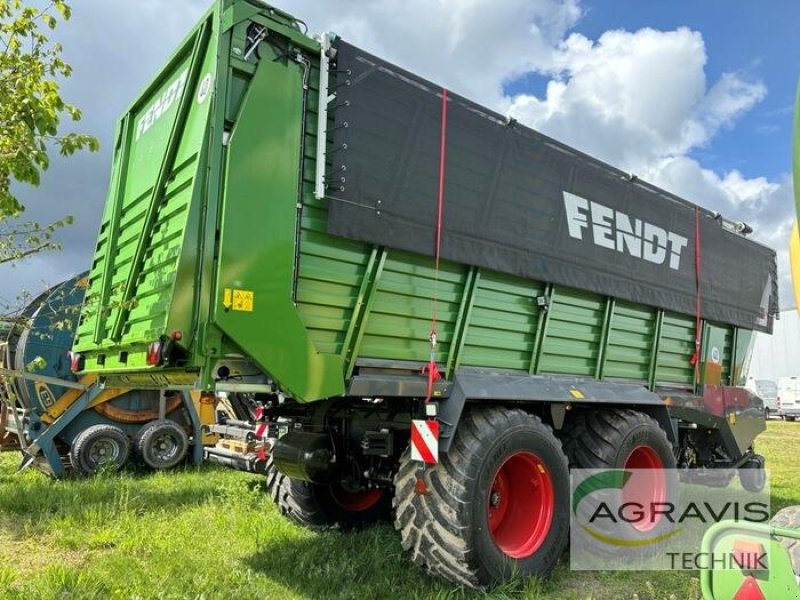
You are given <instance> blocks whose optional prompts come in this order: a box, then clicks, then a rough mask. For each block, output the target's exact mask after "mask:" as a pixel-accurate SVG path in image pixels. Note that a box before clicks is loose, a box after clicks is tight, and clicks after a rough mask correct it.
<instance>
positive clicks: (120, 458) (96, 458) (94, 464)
mask: <svg viewBox="0 0 800 600" xmlns="http://www.w3.org/2000/svg"><path fill="white" fill-rule="evenodd" d="M130 451H131V443H130V440H129V439H128V436H127V435H125V432H124V431H122V429H120V428H119V427H116V426H114V425H93V426H92V427H89V428H87V429H85V430H83V431H81V432H80V433H79V434H78V435H77V436H76V437H75V440H74V441H73V442H72V447H71V448H70V451H69V456H70V459H71V461H72V466H73V467H74V468H75V469H77V470H78V471H80V472H81V473H83V474H85V475H93V474H94V473H97V472H98V471H99V470H101V469H103V468H111V469H114V470H116V469H119V468H120V467H122V465H124V464H125V462H126V461H127V460H128V455H129V454H130Z"/></svg>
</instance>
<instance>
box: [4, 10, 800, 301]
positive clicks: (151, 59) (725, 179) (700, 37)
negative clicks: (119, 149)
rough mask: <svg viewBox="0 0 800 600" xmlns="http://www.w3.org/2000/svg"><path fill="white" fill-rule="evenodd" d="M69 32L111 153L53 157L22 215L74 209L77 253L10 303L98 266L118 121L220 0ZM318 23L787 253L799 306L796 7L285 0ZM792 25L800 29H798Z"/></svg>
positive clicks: (76, 79)
mask: <svg viewBox="0 0 800 600" xmlns="http://www.w3.org/2000/svg"><path fill="white" fill-rule="evenodd" d="M72 5H73V17H72V19H71V20H70V21H69V22H67V23H65V24H62V25H60V27H59V29H58V30H57V37H58V39H59V41H60V42H62V44H63V45H64V54H65V58H66V59H67V61H68V62H70V63H71V64H72V66H73V68H74V74H73V76H72V77H71V78H70V79H69V80H67V81H65V82H64V84H63V86H62V91H63V95H64V97H65V99H66V100H68V101H70V102H73V103H75V104H77V105H78V106H79V107H81V108H82V109H83V111H84V115H85V116H84V120H83V121H82V122H81V123H80V124H79V129H80V130H81V131H84V132H87V133H92V134H94V135H96V136H97V137H98V138H99V139H100V142H101V151H100V152H98V153H96V154H88V153H84V154H80V155H76V156H73V157H70V158H68V159H61V158H60V157H56V158H54V160H53V163H52V165H51V168H50V169H49V171H48V172H47V173H46V174H45V176H44V178H43V182H42V185H41V186H40V187H38V188H31V187H26V186H18V187H17V188H16V191H17V192H18V194H19V195H20V197H21V198H22V199H23V202H24V203H25V204H26V205H27V207H28V209H27V212H26V215H25V217H26V218H28V219H38V220H42V221H47V220H55V219H58V218H60V217H62V216H64V215H66V214H71V215H73V216H74V217H75V223H74V224H73V225H72V226H71V227H69V228H67V229H66V230H64V231H63V233H62V234H61V236H60V241H61V242H62V243H63V246H64V248H63V250H62V251H60V252H58V253H51V254H47V255H40V256H36V257H34V258H31V259H28V260H27V261H24V262H22V263H20V264H17V265H15V266H2V267H0V299H4V300H6V301H12V300H13V298H14V297H15V296H16V295H17V294H18V293H19V292H20V291H21V290H23V289H24V290H27V291H37V290H39V289H41V288H43V287H45V286H47V285H52V284H54V283H57V282H59V281H61V280H63V279H65V278H67V277H69V276H72V275H74V274H76V273H78V272H80V271H83V270H85V269H87V268H88V266H89V262H90V260H91V255H92V252H93V250H94V243H95V238H96V234H97V230H98V227H99V222H100V217H101V213H102V209H103V204H104V202H105V197H106V190H107V186H108V179H109V173H110V163H111V155H110V150H111V138H112V134H113V131H114V125H115V122H116V119H117V118H118V117H119V116H120V115H121V114H122V112H123V111H124V110H125V108H126V106H127V105H128V104H129V103H130V102H131V101H132V100H133V99H134V98H135V97H136V96H137V95H138V93H139V92H140V91H141V90H142V88H143V87H144V86H145V85H146V84H147V82H148V81H149V80H150V78H151V77H152V76H153V75H155V73H156V72H157V71H158V70H159V68H160V67H161V65H162V64H163V63H164V61H165V60H166V58H167V56H168V55H169V53H170V52H171V51H172V50H173V49H174V48H175V47H176V45H177V44H178V42H179V41H180V40H181V39H182V38H183V36H184V35H185V34H186V33H187V32H188V30H189V29H190V28H191V27H192V25H193V24H194V23H195V22H196V21H197V20H198V19H199V17H200V16H201V15H202V13H203V12H204V11H205V10H206V8H207V7H208V5H209V0H138V1H137V2H130V1H129V0H125V1H123V0H80V1H77V0H76V1H73V2H72ZM276 6H277V7H278V8H281V9H283V10H286V11H288V12H290V13H292V14H294V15H296V16H297V17H299V18H301V19H303V20H304V21H306V22H307V23H308V25H309V28H310V30H311V32H314V33H318V32H322V31H334V32H336V33H338V34H339V35H341V36H342V37H343V38H345V39H347V40H348V41H350V42H352V43H354V44H356V45H359V46H361V47H363V48H364V49H366V50H368V51H371V52H373V53H375V54H378V55H380V56H382V57H384V58H386V59H388V60H390V61H392V62H394V63H396V64H398V65H400V66H402V67H404V68H406V69H409V70H411V71H414V72H416V73H418V74H420V75H422V76H424V77H427V78H429V79H431V80H433V81H435V82H437V83H440V84H442V85H444V86H446V87H448V88H449V89H452V90H454V91H456V92H458V93H460V94H462V95H465V96H467V97H469V98H471V99H473V100H476V101H478V102H481V103H483V104H485V105H487V106H489V107H490V108H492V109H494V110H497V111H499V112H502V113H506V114H509V115H511V116H513V117H515V118H517V119H518V120H520V121H521V122H523V123H525V124H527V125H529V126H531V127H533V128H534V129H537V130H539V131H542V132H543V133H546V134H548V135H550V136H553V137H555V138H557V139H559V140H561V141H563V142H566V143H567V144H570V145H572V146H574V147H576V148H578V149H580V150H582V151H584V152H587V153H589V154H592V155H594V156H596V157H598V158H600V159H602V160H605V161H607V162H609V163H611V164H613V165H614V166H616V167H619V168H621V169H623V170H625V171H629V172H632V173H635V174H636V175H638V176H639V177H640V178H641V179H645V180H648V181H650V182H652V183H655V184H656V185H659V186H661V187H663V188H665V189H667V190H669V191H671V192H674V193H676V194H678V195H681V196H683V197H685V198H687V199H689V200H691V201H693V202H696V203H698V204H700V205H702V206H704V207H706V208H709V209H711V210H716V211H719V212H720V213H722V214H723V215H724V216H726V217H728V218H731V219H734V220H743V221H745V222H747V223H748V224H750V225H751V226H752V227H753V228H754V230H755V233H754V234H753V237H754V238H755V239H757V240H758V241H760V242H763V243H765V244H767V245H769V246H771V247H773V248H774V249H775V250H776V251H777V252H778V261H779V273H780V277H781V304H782V306H783V307H790V306H792V305H793V299H792V297H791V296H792V295H791V293H790V283H789V277H788V254H787V247H788V236H789V231H790V227H791V223H792V220H793V218H794V204H793V200H792V198H793V196H792V187H791V178H790V174H791V125H792V114H793V104H794V98H795V89H796V85H797V81H798V68H797V62H796V60H795V59H796V57H797V56H798V55H800V52H798V50H800V48H798V46H800V41H798V40H800V38H798V37H797V35H796V31H795V29H796V24H797V23H798V22H800V3H798V2H795V1H781V0H773V1H771V2H769V3H764V2H757V1H755V0H740V1H737V2H730V1H729V0H706V1H704V2H691V1H689V0H683V1H678V2H676V1H675V0H649V1H648V2H642V1H641V0H614V2H609V1H605V2H601V1H599V0H595V1H593V0H404V1H403V2H399V1H397V0H358V1H356V0H326V2H320V1H319V0H281V1H280V2H276ZM790 28H793V29H790Z"/></svg>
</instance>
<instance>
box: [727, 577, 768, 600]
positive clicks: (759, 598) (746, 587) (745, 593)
mask: <svg viewBox="0 0 800 600" xmlns="http://www.w3.org/2000/svg"><path fill="white" fill-rule="evenodd" d="M733 600H767V599H766V597H765V596H764V592H762V591H761V588H760V587H758V581H757V580H756V578H755V577H753V576H752V575H748V576H747V577H745V579H744V583H743V584H742V587H740V588H739V591H738V592H736V595H735V596H734V597H733Z"/></svg>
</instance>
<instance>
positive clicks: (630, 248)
mask: <svg viewBox="0 0 800 600" xmlns="http://www.w3.org/2000/svg"><path fill="white" fill-rule="evenodd" d="M564 210H565V211H566V215H567V225H568V227H569V235H570V237H573V238H575V239H578V240H583V235H584V230H587V229H591V239H592V242H594V244H595V245H596V246H600V247H602V248H608V249H609V250H616V251H617V252H622V253H623V254H628V255H630V256H633V257H635V258H641V259H642V260H646V261H647V262H651V263H655V264H657V265H663V264H664V262H666V261H667V258H668V257H669V268H670V269H675V270H676V271H677V270H678V269H679V268H680V264H681V252H683V249H684V248H686V246H687V245H688V243H689V240H688V239H687V238H685V237H683V236H682V235H679V234H677V233H675V232H674V231H667V230H666V229H664V228H663V227H659V226H658V225H653V224H652V223H647V222H646V221H643V220H642V219H637V218H632V217H630V216H629V215H626V214H625V213H624V212H621V211H618V210H614V209H613V208H609V207H608V206H605V205H603V204H600V203H599V202H594V201H590V200H587V199H586V198H581V197H580V196H576V195H575V194H571V193H570V192H564Z"/></svg>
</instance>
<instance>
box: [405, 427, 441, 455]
mask: <svg viewBox="0 0 800 600" xmlns="http://www.w3.org/2000/svg"><path fill="white" fill-rule="evenodd" d="M411 460H416V461H418V462H424V463H428V464H429V465H435V464H436V463H438V462H439V421H437V420H435V419H414V420H413V421H411Z"/></svg>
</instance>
